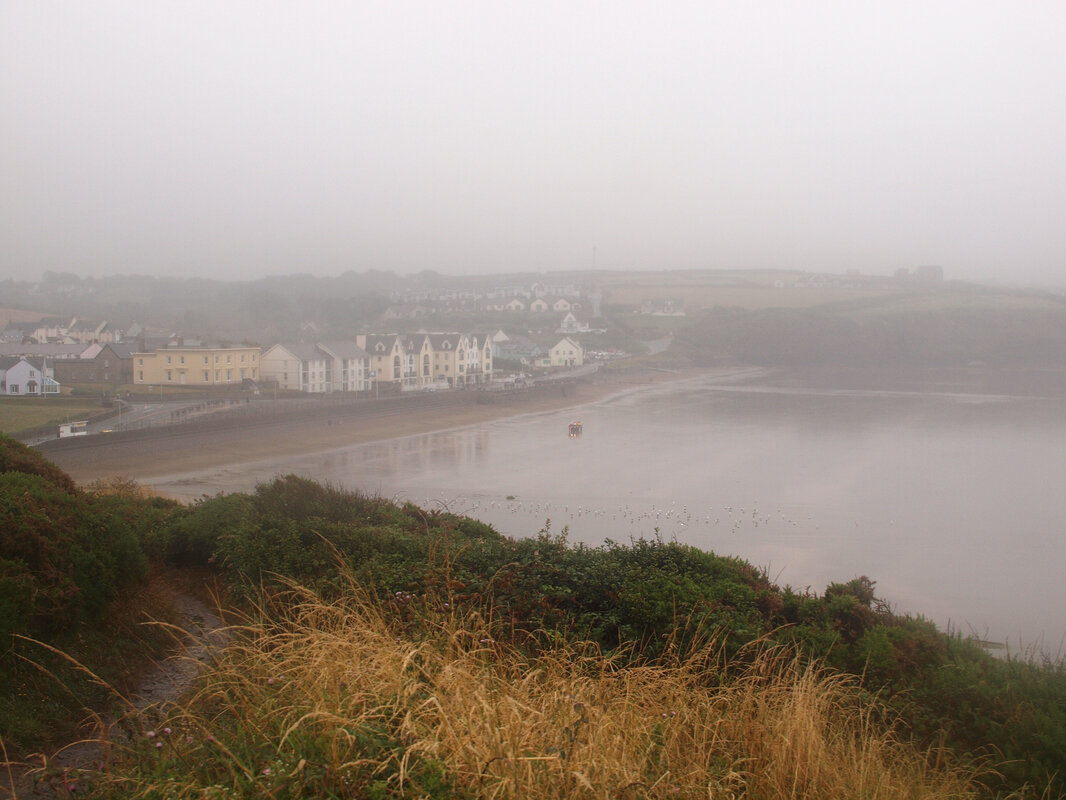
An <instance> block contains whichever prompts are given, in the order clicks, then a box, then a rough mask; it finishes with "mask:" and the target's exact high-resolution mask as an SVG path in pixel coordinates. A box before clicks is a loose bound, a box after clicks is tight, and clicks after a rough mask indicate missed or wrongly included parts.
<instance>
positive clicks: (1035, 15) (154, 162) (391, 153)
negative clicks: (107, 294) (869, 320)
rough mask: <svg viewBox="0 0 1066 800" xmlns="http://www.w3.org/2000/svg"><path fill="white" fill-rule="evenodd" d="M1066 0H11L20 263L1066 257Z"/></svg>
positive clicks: (3, 153) (261, 265) (475, 268)
mask: <svg viewBox="0 0 1066 800" xmlns="http://www.w3.org/2000/svg"><path fill="white" fill-rule="evenodd" d="M1064 23H1066V7H1063V6H1061V5H1060V4H1052V3H1050V2H1047V3H1045V2H1036V3H1026V4H1024V5H1020V6H1004V5H999V4H992V3H984V2H982V3H977V4H969V5H967V6H965V7H962V9H961V10H959V9H958V8H956V7H954V6H952V5H950V4H945V3H932V4H930V3H921V4H919V3H897V4H892V5H890V6H884V7H851V6H846V5H837V4H833V3H815V4H804V5H803V6H794V7H791V6H773V7H761V8H755V7H743V6H734V5H727V4H709V5H703V4H689V3H680V4H674V5H671V6H668V7H666V8H655V9H653V8H652V7H651V6H646V5H642V4H637V3H622V4H612V5H609V6H606V5H598V4H594V3H578V4H565V5H564V4H559V3H547V4H540V5H537V6H536V7H528V8H527V7H511V6H507V5H503V6H501V5H499V4H491V3H483V2H477V3H472V4H468V5H464V6H462V7H441V6H435V5H432V4H427V3H422V2H401V3H395V4H387V5H386V6H382V7H369V6H347V5H343V4H341V5H332V4H327V5H319V6H291V7H289V6H283V7H264V6H261V5H259V4H252V3H247V2H231V3H225V4H217V5H185V4H168V3H158V4H155V3H154V4H149V5H144V4H139V3H132V2H129V0H113V1H112V2H90V3H84V4H78V5H73V6H72V5H68V4H62V3H48V2H45V3H34V4H18V5H14V6H11V7H10V8H8V9H7V10H6V13H5V19H4V22H3V24H2V25H0V74H3V75H4V78H3V81H2V82H0V186H2V188H3V191H2V192H0V279H2V278H15V279H22V280H27V279H28V280H35V279H37V278H39V277H40V276H41V275H42V274H43V273H44V272H46V271H52V272H69V273H74V274H76V275H79V276H109V275H121V274H130V275H153V276H175V277H210V278H218V279H221V280H252V279H255V278H260V277H266V276H271V275H294V274H303V273H310V274H314V275H321V276H328V275H339V274H342V273H344V272H346V271H349V270H352V271H355V272H364V271H367V270H371V269H374V270H382V271H392V272H396V273H397V274H410V273H416V272H420V271H424V270H432V271H436V272H439V273H442V274H448V275H463V276H470V275H482V274H507V273H512V272H527V273H543V272H553V271H574V270H590V269H601V270H621V271H631V270H642V271H643V270H666V269H670V270H687V269H711V270H741V269H781V270H801V271H809V272H829V273H839V274H843V273H846V272H848V271H849V270H857V271H859V272H860V273H862V274H864V275H891V274H893V273H894V272H895V271H896V270H898V269H901V268H905V269H912V270H913V269H914V268H915V267H917V266H920V265H923V264H935V265H939V266H941V267H943V269H944V271H945V274H946V276H948V277H949V278H954V279H961V280H971V281H978V282H989V283H999V284H1033V285H1062V284H1064V283H1066V268H1064V264H1063V260H1062V253H1063V252H1064V251H1066V229H1064V228H1063V226H1061V224H1060V223H1059V220H1060V219H1061V218H1062V217H1063V214H1064V212H1066V154H1064V152H1063V149H1062V147H1061V141H1062V140H1063V138H1064V134H1066V112H1064V111H1063V110H1062V108H1063V106H1062V103H1061V102H1058V100H1059V96H1060V94H1061V88H1060V87H1061V86H1062V85H1064V84H1066V55H1064V54H1063V51H1062V49H1061V47H1060V46H1059V43H1058V42H1057V32H1058V31H1059V30H1062V28H1063V25H1064Z"/></svg>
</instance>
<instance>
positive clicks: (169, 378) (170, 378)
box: [167, 369, 174, 381]
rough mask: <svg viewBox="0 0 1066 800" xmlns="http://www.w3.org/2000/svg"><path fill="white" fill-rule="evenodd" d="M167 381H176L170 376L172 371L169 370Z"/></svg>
mask: <svg viewBox="0 0 1066 800" xmlns="http://www.w3.org/2000/svg"><path fill="white" fill-rule="evenodd" d="M167 380H168V381H172V380H174V378H172V377H171V375H170V370H169V369H168V370H167Z"/></svg>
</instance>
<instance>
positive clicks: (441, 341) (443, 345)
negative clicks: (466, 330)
mask: <svg viewBox="0 0 1066 800" xmlns="http://www.w3.org/2000/svg"><path fill="white" fill-rule="evenodd" d="M462 339H463V335H462V334H461V333H431V334H429V342H430V344H431V345H433V349H434V350H441V351H454V350H457V349H459V346H460V345H461V344H462Z"/></svg>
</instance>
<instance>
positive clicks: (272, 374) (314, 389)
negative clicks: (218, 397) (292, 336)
mask: <svg viewBox="0 0 1066 800" xmlns="http://www.w3.org/2000/svg"><path fill="white" fill-rule="evenodd" d="M368 358H369V357H368V356H367V354H366V352H365V351H364V350H363V349H362V348H361V347H359V346H358V345H356V344H355V342H345V341H331V342H318V343H317V344H276V345H274V346H273V347H270V348H268V349H267V350H266V351H265V352H264V353H263V359H262V374H263V380H265V381H277V384H278V388H279V389H287V390H294V391H300V392H308V393H329V392H363V391H366V389H367V388H368V384H367V372H368V366H367V363H368Z"/></svg>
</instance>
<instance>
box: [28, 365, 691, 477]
mask: <svg viewBox="0 0 1066 800" xmlns="http://www.w3.org/2000/svg"><path fill="white" fill-rule="evenodd" d="M703 374H705V373H704V372H702V371H701V372H691V371H687V372H676V373H675V372H658V371H656V372H651V371H646V372H640V373H635V374H627V375H621V376H605V377H600V378H597V380H595V381H592V382H587V383H581V384H580V385H579V386H578V389H577V392H576V393H575V394H573V395H571V396H563V395H562V394H559V395H552V396H536V397H530V398H528V399H521V400H519V401H516V402H510V403H501V404H498V405H496V404H489V405H477V404H471V405H464V406H457V407H452V408H444V409H426V410H419V411H415V412H413V413H410V414H405V415H398V416H391V417H385V418H378V419H373V420H367V421H365V422H360V423H356V424H351V423H350V424H338V425H330V426H328V427H327V426H325V425H323V424H322V423H321V421H317V422H316V421H308V422H306V423H293V424H291V425H285V426H277V427H273V428H271V429H270V430H269V431H265V432H264V431H260V430H248V429H235V430H227V431H214V432H211V433H205V434H197V433H193V434H190V435H186V436H182V437H181V438H178V439H169V440H167V441H165V442H144V443H139V444H137V445H126V446H123V447H99V448H87V449H85V450H78V451H71V452H56V453H55V454H49V456H48V457H49V458H50V459H51V460H53V461H54V462H55V463H56V464H57V465H58V466H60V467H61V468H63V469H64V470H66V471H67V472H68V473H69V474H70V475H71V477H72V478H74V480H75V481H78V482H79V483H90V482H92V481H95V480H98V479H107V478H115V477H122V478H132V479H134V480H147V479H150V478H156V477H160V476H164V475H173V474H176V473H185V472H196V471H199V470H208V469H213V468H218V467H223V466H231V465H236V464H242V463H246V462H251V461H257V460H260V459H266V458H277V457H279V456H296V455H306V454H309V453H317V452H322V451H326V450H332V449H336V448H341V447H349V446H351V445H358V444H366V443H369V442H378V441H384V440H388V439H395V438H399V437H403V436H413V435H416V434H421V433H432V432H435V431H441V430H447V429H450V428H460V427H466V426H469V425H476V424H478V423H480V422H489V421H492V420H497V419H503V418H506V417H514V416H519V415H522V414H531V413H541V412H549V411H558V410H561V409H564V408H570V407H575V408H576V407H579V406H582V405H586V404H589V403H594V402H597V401H599V400H603V399H605V398H607V397H610V396H613V395H616V394H620V393H625V392H629V391H632V390H634V389H640V388H646V387H648V386H652V385H655V384H661V383H667V382H671V381H678V380H684V379H690V378H694V377H698V376H700V375H703Z"/></svg>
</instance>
